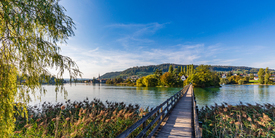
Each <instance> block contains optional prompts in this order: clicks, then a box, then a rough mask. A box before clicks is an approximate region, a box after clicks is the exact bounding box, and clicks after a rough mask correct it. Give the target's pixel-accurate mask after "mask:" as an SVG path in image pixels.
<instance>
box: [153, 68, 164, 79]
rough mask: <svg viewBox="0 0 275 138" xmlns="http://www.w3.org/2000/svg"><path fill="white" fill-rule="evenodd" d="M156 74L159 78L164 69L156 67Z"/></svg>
mask: <svg viewBox="0 0 275 138" xmlns="http://www.w3.org/2000/svg"><path fill="white" fill-rule="evenodd" d="M154 74H155V75H156V77H157V78H158V79H159V78H160V76H161V75H162V70H158V69H156V71H155V72H154Z"/></svg>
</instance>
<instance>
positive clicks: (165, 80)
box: [160, 72, 175, 87]
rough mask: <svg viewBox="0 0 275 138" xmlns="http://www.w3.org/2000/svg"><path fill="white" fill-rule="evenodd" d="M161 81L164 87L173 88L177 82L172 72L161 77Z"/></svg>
mask: <svg viewBox="0 0 275 138" xmlns="http://www.w3.org/2000/svg"><path fill="white" fill-rule="evenodd" d="M160 81H161V83H162V84H163V85H165V86H168V87H171V86H173V85H174V83H175V80H174V75H173V74H172V73H170V72H165V73H164V74H163V75H162V76H161V77H160Z"/></svg>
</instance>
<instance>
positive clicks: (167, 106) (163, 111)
mask: <svg viewBox="0 0 275 138" xmlns="http://www.w3.org/2000/svg"><path fill="white" fill-rule="evenodd" d="M189 87H190V85H187V86H185V87H184V88H183V89H182V90H180V91H179V92H177V93H176V94H174V95H173V96H171V97H170V98H168V99H167V100H166V101H164V102H163V103H162V104H160V105H159V106H157V107H156V108H155V109H153V110H152V111H151V112H149V113H147V114H146V115H145V116H143V117H142V118H141V119H140V120H138V121H137V122H136V123H135V124H133V125H132V126H130V127H129V128H128V129H126V130H125V131H123V132H122V133H121V134H119V135H118V136H117V137H116V138H125V137H127V136H129V135H130V134H131V133H132V132H133V131H135V130H136V129H137V128H138V127H139V126H141V125H143V130H142V131H141V132H140V133H139V134H138V135H137V136H136V137H137V138H140V137H146V133H147V132H148V130H149V129H150V128H151V127H152V126H154V124H155V123H156V122H157V121H158V120H159V122H158V123H157V125H156V126H155V127H154V128H153V130H152V131H151V132H150V134H149V135H148V137H151V136H153V135H154V133H155V132H156V131H157V129H158V128H159V126H160V124H161V123H162V121H163V120H164V118H165V117H166V116H167V114H168V113H169V112H170V111H171V110H172V109H173V107H174V106H175V105H176V103H177V102H178V101H179V99H180V98H181V97H182V96H183V95H184V94H185V93H186V92H187V91H188V89H189ZM169 102H170V103H169ZM156 113H157V116H156V117H155V118H154V119H153V120H152V121H151V122H150V123H149V124H148V125H146V121H147V120H148V119H149V118H151V117H153V116H154V114H156Z"/></svg>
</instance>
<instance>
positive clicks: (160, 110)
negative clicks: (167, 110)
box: [160, 107, 163, 121]
mask: <svg viewBox="0 0 275 138" xmlns="http://www.w3.org/2000/svg"><path fill="white" fill-rule="evenodd" d="M160 113H162V107H161V108H160ZM162 117H163V115H161V116H160V121H161V120H162Z"/></svg>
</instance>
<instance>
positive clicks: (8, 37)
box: [0, 0, 81, 137]
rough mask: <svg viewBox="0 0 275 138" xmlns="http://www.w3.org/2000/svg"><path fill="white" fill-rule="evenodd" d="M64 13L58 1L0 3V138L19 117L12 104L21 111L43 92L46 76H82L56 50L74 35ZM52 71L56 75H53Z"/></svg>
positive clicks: (70, 22)
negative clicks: (54, 70) (19, 82)
mask: <svg viewBox="0 0 275 138" xmlns="http://www.w3.org/2000/svg"><path fill="white" fill-rule="evenodd" d="M65 11H66V10H65V8H64V7H62V6H61V5H59V3H58V0H1V1H0V18H1V20H0V57H1V59H0V137H9V136H11V135H12V133H13V131H14V122H15V119H14V114H15V113H19V112H16V110H15V108H14V107H18V106H19V104H17V105H16V106H15V100H19V101H20V103H21V104H20V105H21V106H23V107H24V105H26V103H27V102H28V99H29V97H30V95H31V94H34V92H35V90H37V89H40V90H42V88H41V82H42V80H45V79H46V80H47V77H45V76H51V75H55V76H56V78H58V79H60V78H62V76H63V74H64V72H65V71H68V72H69V75H70V78H71V79H74V78H76V77H78V76H81V72H80V71H79V69H78V67H77V65H76V64H75V62H74V61H72V59H71V58H70V57H66V56H63V55H61V54H60V47H59V46H58V44H62V43H66V40H67V39H68V38H69V37H70V36H73V35H74V32H73V29H75V24H74V22H73V20H72V19H71V18H70V17H69V16H67V15H65ZM51 68H54V69H56V70H57V73H56V74H52V73H51V72H50V71H49V69H51ZM18 76H24V78H25V83H23V85H20V86H17V83H16V81H17V77H18ZM22 103H25V104H22ZM18 109H19V108H18ZM20 109H25V111H26V108H20Z"/></svg>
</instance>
